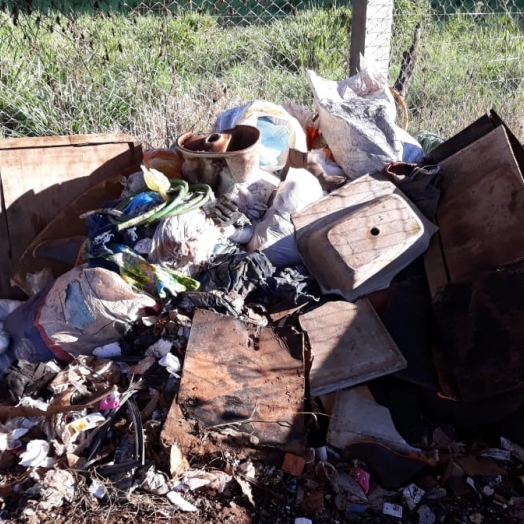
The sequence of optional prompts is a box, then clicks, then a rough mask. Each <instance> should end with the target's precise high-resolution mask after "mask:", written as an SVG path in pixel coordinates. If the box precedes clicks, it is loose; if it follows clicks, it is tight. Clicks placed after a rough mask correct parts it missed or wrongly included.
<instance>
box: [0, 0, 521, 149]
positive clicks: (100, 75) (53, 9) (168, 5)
mask: <svg viewBox="0 0 524 524" xmlns="http://www.w3.org/2000/svg"><path fill="white" fill-rule="evenodd" d="M375 1H376V0H375ZM393 1H394V6H393V8H392V7H391V2H393ZM384 6H385V9H386V11H385V12H388V9H390V10H391V11H392V12H393V16H392V17H391V19H392V37H391V54H390V64H389V81H390V84H391V85H392V86H393V85H395V86H396V87H397V90H399V91H401V92H402V93H403V94H404V96H405V100H406V102H407V106H408V108H409V117H410V130H413V131H415V130H421V129H424V130H429V131H433V132H436V133H439V134H441V135H443V136H449V135H450V134H453V133H454V132H456V131H458V130H460V129H461V128H462V127H464V126H465V125H467V124H468V123H470V122H471V121H472V120H474V119H476V118H477V117H478V116H480V115H481V114H482V113H483V112H484V111H485V110H487V109H489V108H490V107H494V108H495V109H496V110H497V111H498V112H499V113H500V114H501V116H502V117H503V118H505V119H506V121H508V123H510V125H511V126H512V127H513V128H514V129H515V131H516V132H517V134H519V135H521V134H522V133H521V130H520V128H519V126H520V120H519V115H520V112H521V99H522V87H521V83H522V82H521V80H522V78H523V77H524V71H523V70H522V69H523V68H524V65H521V60H520V55H521V53H522V51H523V50H524V42H523V39H522V28H521V24H522V21H523V13H524V1H522V0H512V1H511V2H508V1H504V0H501V1H488V2H472V1H469V0H458V1H450V0H437V1H435V2H431V1H430V0H384ZM353 8H354V6H352V5H351V2H338V3H336V2H333V1H332V2H330V1H329V0H326V1H324V0H261V1H251V0H178V1H170V0H158V1H156V0H147V1H133V0H128V1H127V2H126V1H123V0H3V1H0V137H16V136H35V135H54V134H77V133H92V132H126V133H130V134H131V135H133V136H135V137H136V138H138V139H139V140H140V141H141V142H142V143H143V144H144V145H145V146H146V147H148V146H154V147H157V146H164V145H170V144H171V143H172V142H173V141H174V139H175V137H176V136H178V135H180V134H181V133H182V132H185V131H187V130H188V129H193V130H195V131H202V132H207V131H208V130H209V129H210V127H211V126H212V124H213V122H214V120H215V118H216V116H217V115H218V114H220V113H221V112H222V111H223V110H225V109H227V108H230V107H233V106H236V105H240V104H243V103H245V102H247V101H249V100H254V99H264V100H269V101H271V102H275V103H278V104H286V103H294V104H297V105H299V106H302V107H306V108H308V109H312V108H313V101H312V94H311V90H310V88H309V86H308V82H307V77H306V74H305V71H306V69H313V70H314V71H315V72H317V73H318V74H320V75H322V76H325V77H327V78H332V79H342V78H345V77H346V76H348V74H349V57H350V43H351V35H352V17H353V13H354V10H353ZM371 29H372V28H371ZM383 31H384V29H383V26H381V28H380V31H379V32H378V33H377V36H376V38H373V39H372V40H370V41H369V42H367V44H366V45H367V46H368V47H369V46H372V45H373V42H375V44H376V42H378V41H379V37H380V36H381V35H382V33H383ZM353 32H354V28H353ZM370 34H372V31H371V30H370ZM382 36H383V35H382ZM380 47H381V48H384V45H382V44H380ZM386 52H387V51H386Z"/></svg>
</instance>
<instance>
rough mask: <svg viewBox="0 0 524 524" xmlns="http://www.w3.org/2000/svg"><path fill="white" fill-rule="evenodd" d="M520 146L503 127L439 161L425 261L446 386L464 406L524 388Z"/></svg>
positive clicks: (438, 363) (523, 232)
mask: <svg viewBox="0 0 524 524" xmlns="http://www.w3.org/2000/svg"><path fill="white" fill-rule="evenodd" d="M495 116H496V115H495ZM495 116H494V117H495ZM494 117H493V118H494ZM515 148H517V149H518V151H517V149H515ZM521 149H522V148H521V146H520V145H518V144H516V143H515V141H514V140H513V143H512V141H511V140H510V138H509V136H508V130H507V129H506V126H505V125H499V126H498V127H496V128H495V129H493V130H492V131H490V132H488V133H487V134H484V136H481V137H480V138H479V139H478V140H476V141H475V142H473V143H472V144H470V145H468V146H467V147H465V148H463V149H462V150H460V151H458V152H457V153H455V154H453V155H451V156H449V157H448V158H446V159H444V160H443V161H442V162H441V167H442V181H441V200H440V203H439V208H438V211H437V218H436V219H437V224H438V226H439V232H438V234H437V235H436V237H435V238H434V239H433V241H432V244H431V246H430V249H429V250H428V253H427V257H426V273H427V277H428V282H429V285H430V289H431V295H432V299H433V305H434V311H435V316H436V320H437V323H438V326H439V328H440V333H441V341H440V343H439V344H436V345H435V346H434V348H433V353H434V361H435V365H436V369H437V373H438V377H439V383H440V386H441V388H442V389H443V391H444V392H445V393H446V394H447V395H449V396H452V397H455V398H457V399H459V400H463V401H468V402H470V401H477V400H483V399H486V398H489V397H494V396H497V395H500V394H502V393H505V392H508V391H511V390H513V389H516V388H522V386H524V375H523V374H522V373H521V369H522V368H523V365H524V362H523V359H522V348H523V347H524V331H523V330H522V326H521V324H522V322H521V318H522V306H521V302H522V299H521V297H522V296H523V294H524V284H523V282H524V279H523V277H522V269H521V267H520V266H521V261H522V259H523V257H524V228H523V227H522V224H523V223H524V180H523V178H522V172H521V170H520V168H519V163H518V161H517V158H516V155H515V152H516V151H517V153H519V151H520V150H521ZM521 153H522V151H520V153H519V156H520V155H521Z"/></svg>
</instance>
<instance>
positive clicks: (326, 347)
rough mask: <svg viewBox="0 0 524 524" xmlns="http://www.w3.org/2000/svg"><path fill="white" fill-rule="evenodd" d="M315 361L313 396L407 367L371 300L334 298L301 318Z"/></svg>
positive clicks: (311, 380) (311, 371)
mask: <svg viewBox="0 0 524 524" xmlns="http://www.w3.org/2000/svg"><path fill="white" fill-rule="evenodd" d="M299 321H300V326H301V327H302V329H304V331H306V332H307V335H308V338H309V342H310V345H311V353H312V356H313V362H312V364H311V370H310V372H309V387H310V394H311V396H314V397H317V396H321V395H326V394H328V393H332V392H333V391H337V390H339V389H343V388H346V387H350V386H353V385H355V384H360V383H362V382H366V381H368V380H371V379H373V378H377V377H380V376H383V375H387V374H389V373H394V372H395V371H399V370H401V369H404V368H405V367H406V365H407V363H406V360H405V359H404V357H403V356H402V354H401V353H400V351H399V349H398V348H397V346H396V344H395V342H393V339H392V338H391V336H390V335H389V333H388V332H387V330H386V328H385V327H384V325H383V324H382V321H381V320H380V319H379V317H378V315H377V314H376V313H375V310H374V309H373V307H372V306H371V304H370V303H369V301H368V300H366V299H363V300H359V301H357V302H356V303H355V304H352V303H350V302H343V301H335V302H327V303H326V304H324V305H322V306H320V307H318V308H316V309H314V310H313V311H310V312H308V313H306V314H304V315H301V316H300V318H299Z"/></svg>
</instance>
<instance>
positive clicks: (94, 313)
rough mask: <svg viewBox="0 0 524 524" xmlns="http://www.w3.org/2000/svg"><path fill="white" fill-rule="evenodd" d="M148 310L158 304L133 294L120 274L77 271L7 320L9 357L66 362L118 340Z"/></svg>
mask: <svg viewBox="0 0 524 524" xmlns="http://www.w3.org/2000/svg"><path fill="white" fill-rule="evenodd" d="M148 308H151V309H154V310H156V309H158V306H157V303H156V301H155V300H154V299H153V298H152V297H150V296H148V295H146V294H144V293H138V292H136V291H135V290H133V289H132V287H131V286H130V285H129V284H127V283H126V282H125V281H124V280H123V279H122V278H121V277H120V276H119V275H118V274H116V273H114V272H112V271H108V270H107V269H103V268H99V267H98V268H91V267H88V266H87V265H82V266H77V267H75V268H73V269H72V270H71V271H69V272H67V273H65V274H64V275H62V276H61V277H59V278H58V279H57V280H56V281H55V282H54V283H53V285H52V286H50V287H49V288H46V289H43V290H42V291H40V292H39V293H37V294H36V295H34V296H33V297H31V298H30V299H29V300H28V301H27V302H25V303H24V304H22V305H21V306H20V307H18V308H17V309H15V310H14V311H13V312H12V313H11V314H10V315H9V316H8V317H7V318H6V320H5V329H6V331H7V332H8V333H9V334H10V335H11V338H12V344H11V347H10V351H11V352H12V353H13V354H14V356H15V357H16V358H17V359H23V360H27V361H28V362H45V361H48V360H51V359H53V358H57V359H58V360H62V361H66V362H70V361H72V360H73V356H76V355H90V354H91V353H92V351H93V350H94V349H95V348H97V347H99V346H103V345H105V344H109V343H111V342H116V341H117V340H119V339H120V338H121V337H122V335H123V334H124V332H125V331H126V329H127V328H128V327H129V325H130V324H132V323H133V322H135V321H136V320H137V319H138V318H140V317H142V316H145V315H147V314H148Z"/></svg>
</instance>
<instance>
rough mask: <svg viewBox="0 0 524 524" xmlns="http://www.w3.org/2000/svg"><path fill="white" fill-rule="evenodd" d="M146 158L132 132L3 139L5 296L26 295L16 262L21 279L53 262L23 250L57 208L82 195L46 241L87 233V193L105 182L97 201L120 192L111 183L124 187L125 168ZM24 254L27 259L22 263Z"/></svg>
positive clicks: (1, 267)
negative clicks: (83, 217)
mask: <svg viewBox="0 0 524 524" xmlns="http://www.w3.org/2000/svg"><path fill="white" fill-rule="evenodd" d="M141 159H142V148H141V146H140V144H139V143H138V142H137V141H136V140H134V139H133V138H132V137H130V136H128V135H78V136H59V137H39V138H14V139H2V140H0V183H1V187H2V194H3V200H2V204H1V205H2V208H1V213H0V238H1V240H2V245H3V246H4V249H2V251H1V253H0V296H1V297H2V298H15V297H17V296H22V294H20V292H19V291H18V290H17V289H15V288H12V287H11V285H10V278H11V276H12V274H13V271H14V269H15V266H17V269H18V272H19V273H20V274H21V277H22V279H25V273H26V272H27V271H29V270H31V271H35V272H36V271H38V270H39V269H42V268H43V267H50V266H51V264H49V261H44V262H42V265H41V266H40V267H38V264H36V265H32V264H27V262H28V257H29V258H32V255H30V254H28V253H26V254H24V250H26V248H27V247H28V246H29V245H30V244H31V242H32V241H33V240H34V238H35V237H36V236H37V235H38V234H39V233H40V232H41V231H42V230H43V229H44V228H46V226H48V224H49V223H50V221H51V220H52V219H53V218H54V217H55V216H56V215H57V214H59V213H61V212H62V210H64V208H66V207H67V206H68V205H69V204H71V203H72V202H74V201H75V199H77V198H79V200H77V203H78V204H79V207H77V208H76V213H75V212H73V213H71V214H69V215H68V216H67V219H65V220H63V221H62V222H60V226H59V227H57V228H56V229H53V230H49V231H48V235H45V236H43V237H41V241H43V240H48V239H56V238H59V237H66V236H73V235H77V234H83V233H84V232H85V226H84V221H83V220H80V219H79V218H78V214H80V213H81V212H82V211H85V209H86V208H85V207H82V206H81V204H82V203H85V202H86V201H85V199H84V193H85V192H86V191H88V190H89V189H90V188H92V187H93V186H95V185H96V184H98V183H101V184H102V185H101V186H100V192H99V193H97V196H98V199H97V200H96V201H97V202H98V204H99V203H100V201H103V199H104V197H105V199H107V200H109V199H111V198H114V196H116V194H117V193H116V191H113V192H112V191H111V187H114V188H117V186H118V188H119V191H120V192H121V190H122V187H121V186H120V184H118V180H119V179H120V178H121V177H122V175H123V174H128V173H129V172H132V171H133V170H134V171H136V170H138V169H139V165H140V161H141ZM126 170H128V171H126ZM124 171H126V172H124ZM109 179H111V180H112V181H113V182H112V183H110V182H108V180H109ZM20 259H22V263H21V264H20V265H18V262H17V261H19V260H20ZM35 260H36V259H34V260H32V262H34V261H35ZM16 280H17V281H18V280H19V279H18V278H17V279H16Z"/></svg>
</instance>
